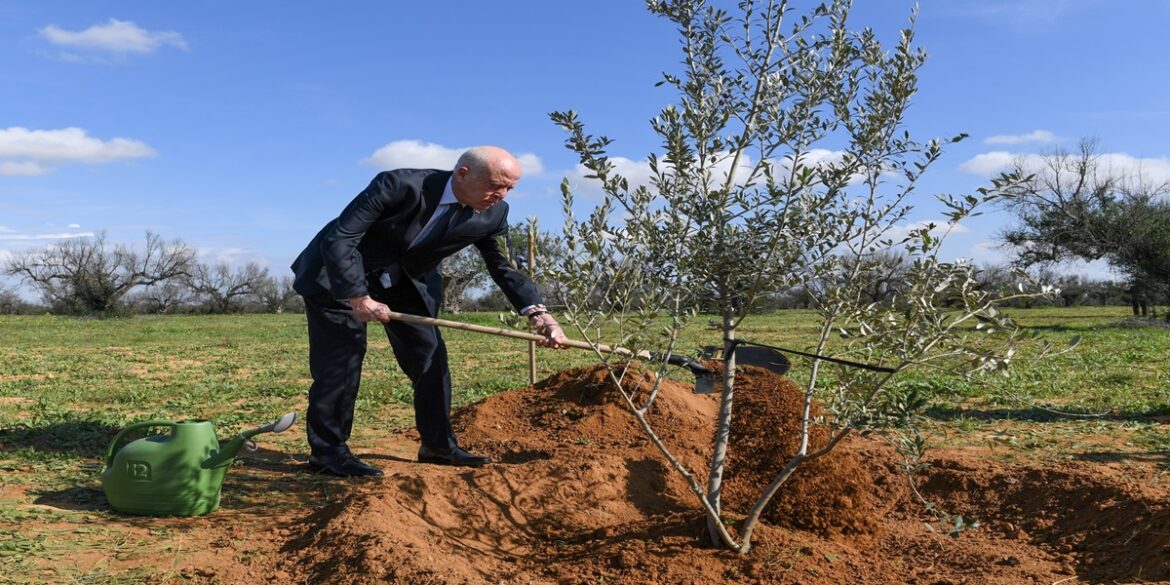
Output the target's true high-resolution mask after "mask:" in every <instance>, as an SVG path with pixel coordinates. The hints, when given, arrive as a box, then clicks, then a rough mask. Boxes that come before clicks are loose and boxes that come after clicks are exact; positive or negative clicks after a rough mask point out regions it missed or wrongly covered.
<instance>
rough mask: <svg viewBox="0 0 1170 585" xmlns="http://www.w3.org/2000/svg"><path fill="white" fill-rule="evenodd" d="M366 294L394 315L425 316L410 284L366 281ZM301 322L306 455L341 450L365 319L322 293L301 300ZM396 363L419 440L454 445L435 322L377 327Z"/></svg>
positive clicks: (357, 379)
mask: <svg viewBox="0 0 1170 585" xmlns="http://www.w3.org/2000/svg"><path fill="white" fill-rule="evenodd" d="M371 285H372V288H371V290H370V296H371V297H373V298H374V299H375V300H377V301H379V302H382V303H385V304H387V305H389V307H390V309H391V310H393V311H396V312H400V313H412V314H416V315H427V314H428V313H427V309H426V305H425V304H424V303H423V300H422V298H421V296H420V293H419V292H418V290H417V289H415V288H414V286H413V285H412V284H411V283H410V282H408V281H407V282H402V283H400V284H399V285H396V286H393V287H391V288H390V289H383V288H381V287H380V286H378V285H377V284H375V283H371ZM305 316H306V318H307V320H308V325H309V371H310V372H311V374H312V376H313V385H312V386H311V387H310V388H309V410H308V416H307V417H306V419H307V420H306V422H307V424H306V427H307V429H308V435H309V448H310V449H311V450H312V453H313V454H314V455H329V454H338V453H342V452H345V451H346V450H347V449H348V447H347V446H346V441H348V440H349V436H350V432H351V431H352V429H353V410H354V403H355V401H356V400H357V394H358V386H359V384H360V383H361V376H362V361H363V359H364V358H365V355H366V324H365V323H362V322H360V321H358V320H357V317H355V316H354V313H353V310H352V309H351V308H350V306H349V303H347V302H345V301H339V300H336V299H334V298H333V297H332V295H331V294H330V293H324V294H320V295H314V296H311V297H305ZM383 328H384V329H385V330H386V337H387V338H388V339H389V340H390V346H391V348H392V349H393V350H394V357H395V359H396V360H397V361H398V366H399V367H401V368H402V371H403V372H405V373H406V376H407V377H408V378H410V381H411V385H412V386H413V389H414V420H415V425H416V426H417V428H418V432H419V435H420V437H421V439H422V443H423V444H424V445H426V446H427V447H429V448H431V449H434V450H439V451H445V450H447V449H450V448H453V447H455V446H456V442H455V433H454V432H453V431H452V430H451V372H450V369H449V368H448V365H447V346H446V344H444V343H443V336H442V335H441V334H440V333H439V328H438V327H431V326H427V325H414V324H411V323H402V322H400V321H391V322H389V323H387V324H385V325H384V326H383Z"/></svg>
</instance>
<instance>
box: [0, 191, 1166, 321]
mask: <svg viewBox="0 0 1170 585" xmlns="http://www.w3.org/2000/svg"><path fill="white" fill-rule="evenodd" d="M1135 213H1136V212H1135ZM1168 221H1170V220H1168ZM1016 229H1017V231H1018V230H1019V229H1023V228H1016ZM534 230H535V228H534V226H532V225H529V224H516V225H514V226H512V229H511V237H510V238H509V239H508V241H507V242H505V244H506V246H507V248H508V250H509V254H510V256H511V257H512V258H513V259H514V260H515V267H516V268H517V269H518V270H522V271H524V272H526V273H527V272H528V266H527V257H528V252H527V242H528V234H529V232H530V231H534ZM1011 233H1015V232H1011ZM1012 237H1017V236H1012ZM1118 239H1120V238H1118ZM1127 245H1128V246H1129V249H1131V250H1132V249H1133V248H1134V247H1136V246H1137V244H1134V243H1129V244H1127ZM1150 247H1151V248H1153V247H1154V246H1153V245H1151V246H1150ZM1104 248H1105V247H1104V246H1103V245H1102V246H1101V249H1104ZM1024 249H1025V250H1032V248H1024ZM564 253H565V250H564V249H563V247H562V245H561V243H560V240H559V239H558V238H557V237H556V236H554V235H553V234H551V233H548V232H541V231H536V268H537V269H536V271H535V272H536V281H537V283H538V285H539V287H540V289H541V292H542V294H543V295H544V297H545V299H546V300H547V301H548V304H549V305H550V306H555V305H557V304H558V302H559V301H558V299H559V298H560V297H559V295H560V292H559V290H558V286H557V283H556V282H555V281H552V280H551V279H549V278H548V277H547V276H546V275H545V274H544V273H543V270H542V269H541V268H542V266H543V265H551V264H552V262H553V261H554V260H555V259H556V258H557V257H558V255H559V254H564ZM1128 253H1129V254H1132V255H1133V256H1135V257H1139V254H1137V253H1134V252H1128ZM1028 254H1035V252H1034V251H1032V252H1027V253H1025V254H1022V256H1021V258H1019V259H1017V261H1016V262H1014V263H1013V264H1001V265H986V266H983V267H981V269H980V275H981V277H980V278H981V283H982V284H983V286H985V287H990V288H993V289H1010V288H1012V287H1015V286H1017V284H1018V283H1019V282H1021V281H1022V280H1023V273H1022V271H1027V272H1029V273H1030V274H1031V277H1032V278H1033V279H1034V280H1040V281H1042V282H1047V283H1049V284H1052V285H1053V286H1055V287H1056V288H1058V289H1059V290H1060V293H1059V294H1058V295H1056V296H1053V297H1051V298H1049V299H1048V300H1047V301H1043V302H1031V304H1030V305H1029V306H1064V307H1072V306H1104V305H1126V306H1134V308H1135V309H1134V310H1135V313H1137V312H1139V311H1142V310H1144V309H1145V308H1146V304H1147V303H1157V302H1159V301H1161V300H1162V298H1163V297H1162V296H1161V295H1163V294H1164V292H1163V291H1164V287H1160V286H1158V284H1157V280H1156V278H1154V277H1145V278H1142V277H1141V274H1140V273H1138V272H1137V271H1136V270H1130V271H1127V272H1124V273H1125V274H1126V275H1127V277H1128V279H1127V280H1125V281H1110V280H1093V279H1089V278H1086V277H1084V276H1080V275H1068V274H1058V273H1057V272H1056V271H1055V270H1054V268H1055V264H1054V263H1053V262H1039V261H1032V256H1030V255H1028ZM1083 257H1086V258H1088V257H1092V255H1091V254H1084V255H1083ZM1127 257H1128V256H1127ZM867 265H868V267H869V268H868V269H869V270H871V271H873V272H874V273H873V274H872V275H870V276H871V277H870V278H869V279H867V282H869V283H870V285H869V286H868V287H867V288H866V289H865V290H863V291H859V292H860V294H862V295H863V296H864V297H865V298H867V299H869V300H870V301H871V302H882V301H886V300H890V299H896V298H897V297H898V295H899V294H901V293H903V292H904V291H903V290H902V289H903V288H904V286H905V283H906V282H907V278H906V270H907V266H906V262H905V259H904V258H903V257H902V256H900V255H898V254H896V253H892V252H888V253H885V254H883V256H882V258H881V261H880V262H869V263H867ZM1155 266H1157V264H1155ZM440 271H441V273H442V276H443V284H444V296H443V304H442V310H443V312H446V313H460V312H463V311H507V310H510V309H511V305H510V304H509V303H508V301H507V299H505V298H504V296H503V294H501V293H500V292H499V290H498V289H497V288H496V287H495V286H493V285H492V284H491V279H490V278H489V277H488V274H487V272H486V270H485V269H484V265H483V262H482V261H481V260H480V258H479V254H478V252H477V251H476V249H475V248H474V247H470V248H467V249H465V250H463V251H462V252H460V253H459V254H456V255H455V256H452V257H451V258H448V259H447V260H446V261H445V262H444V263H443V265H442V266H441V268H440ZM4 272H5V274H7V275H9V276H13V277H16V278H19V279H20V280H21V281H22V282H23V283H24V285H25V286H28V287H31V288H32V289H33V290H34V291H36V292H37V293H39V297H40V302H33V301H29V300H27V299H25V298H24V297H22V296H21V295H20V294H19V293H18V291H17V290H14V289H11V288H6V287H3V286H0V314H29V313H45V312H49V313H55V314H65V315H101V316H113V315H124V314H200V313H203V314H212V313H282V312H286V311H291V312H301V311H302V310H303V309H304V305H303V302H302V300H301V297H300V295H298V294H297V293H296V291H294V290H293V289H292V278H291V276H281V277H276V276H273V275H272V274H271V273H270V272H269V270H268V268H265V267H262V266H260V265H258V264H256V263H255V262H248V263H245V264H242V265H236V266H232V265H230V264H228V263H226V262H218V263H205V262H200V261H198V260H197V259H196V255H195V252H194V250H193V249H192V248H191V247H190V246H188V245H187V244H186V243H184V242H182V241H181V240H177V239H176V240H170V241H166V240H163V239H162V238H161V237H160V236H158V235H157V234H154V233H147V234H146V238H145V241H144V242H143V244H142V246H139V247H136V246H130V245H125V244H112V243H110V242H109V241H108V239H107V237H106V235H105V234H104V233H102V234H98V235H97V236H95V237H91V238H74V239H69V240H63V241H61V242H58V243H55V244H52V245H50V246H47V247H45V248H41V249H35V250H29V251H26V252H23V253H18V254H15V255H14V256H12V257H11V258H10V259H9V260H8V261H7V262H6V264H5V266H4ZM1149 281H1154V284H1138V285H1135V283H1146V282H1149ZM1163 284H1164V283H1163ZM813 292H814V291H809V290H804V289H792V290H783V291H776V292H774V293H772V294H770V295H768V297H767V299H766V301H765V303H764V308H766V309H770V310H781V309H799V308H809V307H810V302H811V299H812V294H813ZM1155 312H1156V311H1155Z"/></svg>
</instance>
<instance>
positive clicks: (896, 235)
mask: <svg viewBox="0 0 1170 585" xmlns="http://www.w3.org/2000/svg"><path fill="white" fill-rule="evenodd" d="M930 224H934V227H933V228H931V229H930V235H931V237H933V238H943V237H950V236H956V235H959V234H965V233H969V232H970V231H971V229H970V228H968V227H967V226H965V225H963V224H961V223H959V224H955V225H954V226H950V225H948V224H947V221H946V220H944V219H935V220H931V219H924V220H921V221H915V222H910V223H903V224H899V225H895V226H892V227H891V228H890V229H889V230H887V231H886V232H885V233H884V234H882V239H890V240H893V241H894V242H895V243H896V242H900V241H902V239H904V238H906V237H907V236H909V235H910V232H911V231H914V230H921V229H923V228H925V227H927V226H928V225H930ZM948 229H949V230H950V231H948Z"/></svg>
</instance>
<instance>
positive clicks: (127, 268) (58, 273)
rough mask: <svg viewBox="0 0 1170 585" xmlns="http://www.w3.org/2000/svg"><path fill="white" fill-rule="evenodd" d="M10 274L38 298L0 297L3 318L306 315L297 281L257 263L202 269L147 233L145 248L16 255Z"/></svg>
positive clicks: (174, 244) (84, 246)
mask: <svg viewBox="0 0 1170 585" xmlns="http://www.w3.org/2000/svg"><path fill="white" fill-rule="evenodd" d="M4 273H5V274H7V275H8V276H12V277H16V278H18V279H20V281H21V282H22V284H24V285H25V286H28V287H31V288H32V289H33V290H34V291H35V292H37V293H38V294H39V296H40V303H39V304H37V303H32V302H28V301H26V300H24V299H23V298H22V297H21V296H20V295H19V294H18V293H17V291H14V290H6V289H5V290H0V313H10V314H11V313H31V312H50V313H56V314H63V315H99V316H114V315H122V314H130V313H140V314H142V313H245V312H252V313H259V312H270V313H279V312H283V311H300V310H302V308H303V306H302V305H301V299H300V296H299V295H297V294H296V293H295V292H294V291H293V290H292V279H291V277H287V276H286V277H280V278H277V277H273V276H272V275H271V274H269V272H268V269H267V268H264V267H261V266H260V265H258V264H256V263H255V262H249V263H246V264H244V265H242V266H236V267H232V266H231V265H229V264H228V263H226V262H220V263H212V264H208V263H204V262H200V261H198V260H197V259H196V257H195V251H194V249H192V248H191V247H190V246H188V245H187V244H186V243H184V242H183V241H181V240H177V239H176V240H170V241H166V240H163V239H162V238H161V237H160V236H159V235H158V234H154V233H150V232H148V233H147V234H146V240H145V242H144V244H143V245H142V246H131V245H127V244H114V243H111V242H110V241H109V240H108V239H107V237H106V234H105V233H100V234H98V235H97V236H95V237H86V238H72V239H68V240H62V241H60V242H57V243H55V244H52V245H49V246H46V247H44V248H40V249H34V250H28V251H25V252H20V253H17V254H15V255H13V256H12V257H11V258H10V259H9V260H8V261H7V262H6V263H5V266H4Z"/></svg>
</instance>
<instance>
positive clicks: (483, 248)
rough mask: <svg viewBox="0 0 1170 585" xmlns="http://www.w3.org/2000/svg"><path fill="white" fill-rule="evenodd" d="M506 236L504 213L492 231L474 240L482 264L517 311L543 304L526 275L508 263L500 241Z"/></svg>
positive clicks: (506, 216)
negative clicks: (481, 257)
mask: <svg viewBox="0 0 1170 585" xmlns="http://www.w3.org/2000/svg"><path fill="white" fill-rule="evenodd" d="M507 237H508V215H507V214H506V213H505V214H504V217H503V219H501V220H500V224H499V226H497V228H496V231H495V232H494V233H492V234H491V235H489V236H487V237H485V238H482V239H480V240H477V241H476V242H475V247H476V248H478V249H479V254H480V255H481V256H483V261H484V264H486V265H487V270H488V274H490V275H491V277H492V280H494V281H495V283H496V286H498V287H500V290H501V291H503V292H504V296H505V297H507V298H508V302H510V303H512V307H514V308H515V309H516V311H517V312H519V310H520V309H522V308H524V307H527V306H529V305H539V304H543V303H544V300H543V299H541V297H540V293H539V292H538V291H537V290H536V285H535V284H534V283H533V282H532V280H531V279H529V278H528V275H526V274H524V273H523V272H520V271H519V270H516V269H515V268H512V265H511V264H509V263H508V256H507V253H508V252H507V249H506V248H504V249H501V243H500V241H501V240H506V238H507Z"/></svg>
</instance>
